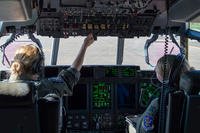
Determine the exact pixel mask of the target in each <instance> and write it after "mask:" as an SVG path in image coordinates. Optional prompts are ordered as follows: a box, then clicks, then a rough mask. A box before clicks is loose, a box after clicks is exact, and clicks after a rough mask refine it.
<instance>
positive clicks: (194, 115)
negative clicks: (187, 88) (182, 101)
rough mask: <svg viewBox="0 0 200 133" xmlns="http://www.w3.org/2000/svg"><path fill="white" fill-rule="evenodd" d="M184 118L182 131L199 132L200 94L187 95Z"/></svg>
mask: <svg viewBox="0 0 200 133" xmlns="http://www.w3.org/2000/svg"><path fill="white" fill-rule="evenodd" d="M184 119H185V122H184V133H199V130H200V129H199V120H200V96H197V95H190V96H189V95H188V96H187V103H186V110H185V116H184Z"/></svg>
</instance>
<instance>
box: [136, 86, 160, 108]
mask: <svg viewBox="0 0 200 133" xmlns="http://www.w3.org/2000/svg"><path fill="white" fill-rule="evenodd" d="M140 88H141V94H140V105H141V106H142V107H147V106H148V104H149V103H150V102H151V100H152V99H154V98H156V97H159V95H160V91H159V88H157V87H156V86H154V85H153V84H151V83H148V82H141V83H140Z"/></svg>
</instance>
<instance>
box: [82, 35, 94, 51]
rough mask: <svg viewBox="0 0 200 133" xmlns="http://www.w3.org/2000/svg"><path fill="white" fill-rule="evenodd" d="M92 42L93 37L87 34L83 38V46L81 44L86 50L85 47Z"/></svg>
mask: <svg viewBox="0 0 200 133" xmlns="http://www.w3.org/2000/svg"><path fill="white" fill-rule="evenodd" d="M93 42H94V37H93V34H92V33H90V34H88V36H87V37H86V38H85V40H84V44H83V45H84V46H85V47H86V48H87V47H88V46H90V45H91V44H92V43H93Z"/></svg>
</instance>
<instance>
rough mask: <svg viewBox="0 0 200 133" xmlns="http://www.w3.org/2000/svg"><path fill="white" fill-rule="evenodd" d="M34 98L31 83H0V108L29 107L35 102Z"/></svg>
mask: <svg viewBox="0 0 200 133" xmlns="http://www.w3.org/2000/svg"><path fill="white" fill-rule="evenodd" d="M36 98H37V97H36V91H35V90H34V84H33V83H29V82H28V83H27V82H0V108H1V107H13V106H29V105H32V104H33V103H34V102H35V99H36Z"/></svg>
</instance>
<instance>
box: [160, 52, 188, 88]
mask: <svg viewBox="0 0 200 133" xmlns="http://www.w3.org/2000/svg"><path fill="white" fill-rule="evenodd" d="M165 60H166V69H165V72H166V73H165V74H166V77H168V79H169V78H170V77H169V76H170V75H171V74H173V72H174V71H173V70H172V68H173V67H175V68H176V69H180V70H178V71H179V73H177V74H178V75H176V79H174V80H175V81H173V82H174V84H175V85H178V84H179V80H180V76H181V75H182V74H183V73H184V72H186V71H189V70H190V66H189V64H188V62H187V60H186V59H184V60H183V62H179V63H178V64H177V66H174V65H175V64H176V63H175V62H178V58H177V56H176V55H166V57H165V56H163V57H161V58H160V59H159V60H158V62H157V65H156V70H157V72H158V73H159V75H160V76H161V77H164V67H165ZM180 63H182V64H181V66H180V68H178V65H180ZM172 71H173V72H172Z"/></svg>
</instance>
